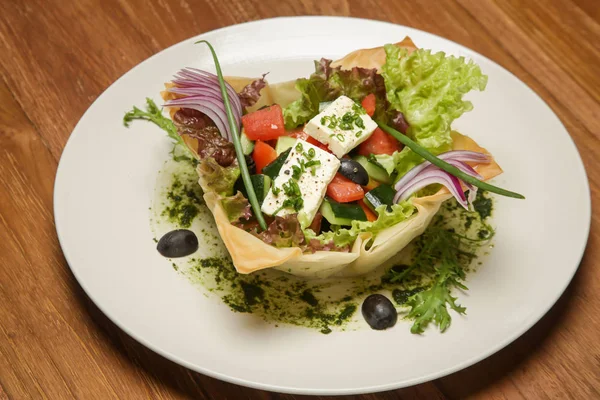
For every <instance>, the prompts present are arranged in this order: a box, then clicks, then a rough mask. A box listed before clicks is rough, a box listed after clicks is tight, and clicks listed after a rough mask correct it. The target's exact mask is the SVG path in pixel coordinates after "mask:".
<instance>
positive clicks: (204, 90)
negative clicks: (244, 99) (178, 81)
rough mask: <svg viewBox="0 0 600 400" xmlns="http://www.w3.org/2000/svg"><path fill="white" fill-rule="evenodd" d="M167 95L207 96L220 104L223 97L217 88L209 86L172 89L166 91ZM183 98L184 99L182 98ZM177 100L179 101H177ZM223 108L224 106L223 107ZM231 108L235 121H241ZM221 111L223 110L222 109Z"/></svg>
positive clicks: (239, 114)
mask: <svg viewBox="0 0 600 400" xmlns="http://www.w3.org/2000/svg"><path fill="white" fill-rule="evenodd" d="M167 91H168V92H169V93H176V94H182V95H185V96H209V97H211V98H213V99H215V100H217V101H219V102H220V103H223V96H222V95H221V90H220V89H219V88H215V87H210V86H196V87H172V88H169V89H167ZM184 98H185V97H184ZM177 100H179V99H177ZM223 107H224V106H223ZM232 108H233V114H234V116H235V120H236V121H241V118H242V114H241V113H240V112H238V110H237V109H236V108H235V107H232ZM223 110H225V109H224V108H223Z"/></svg>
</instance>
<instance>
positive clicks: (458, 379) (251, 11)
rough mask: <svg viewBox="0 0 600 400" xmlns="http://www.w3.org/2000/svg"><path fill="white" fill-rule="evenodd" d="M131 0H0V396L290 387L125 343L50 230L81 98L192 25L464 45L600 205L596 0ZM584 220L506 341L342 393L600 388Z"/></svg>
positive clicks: (494, 394)
mask: <svg viewBox="0 0 600 400" xmlns="http://www.w3.org/2000/svg"><path fill="white" fill-rule="evenodd" d="M146 3H147V2H146V1H142V0H130V1H128V0H78V1H68V0H29V1H17V0H4V1H2V3H1V4H0V10H2V11H0V39H1V40H0V50H1V53H0V54H2V56H1V61H0V66H1V74H2V81H1V82H0V104H1V106H0V264H1V267H0V398H7V397H8V398H14V399H20V398H28V397H34V398H50V399H59V398H71V397H77V398H82V399H92V398H98V399H107V398H115V397H118V398H184V397H193V398H200V399H211V398H230V399H239V398H247V399H292V398H301V397H302V396H289V395H278V394H273V393H268V392H262V391H257V390H252V389H247V388H243V387H238V386H235V385H232V384H228V383H224V382H220V381H217V380H215V379H212V378H208V377H206V376H203V375H200V374H197V373H194V372H191V371H189V370H187V369H185V368H182V367H180V366H178V365H176V364H174V363H172V362H170V361H167V360H166V359H164V358H162V357H160V356H158V355H157V354H155V353H153V352H151V351H150V350H148V349H146V348H145V347H143V346H142V345H140V344H138V343H137V342H135V341H134V340H133V339H131V338H130V337H129V336H127V335H126V334H125V333H123V332H122V331H121V330H120V329H119V328H117V327H116V326H115V325H114V324H113V323H112V322H110V321H109V320H108V319H107V318H106V317H105V316H104V315H103V314H102V313H101V312H100V311H99V310H98V309H97V308H96V307H95V306H94V304H92V303H91V301H90V300H89V299H88V298H87V296H86V295H85V294H84V293H83V291H82V289H81V288H80V287H79V285H78V284H77V282H76V281H75V279H74V277H73V275H72V274H71V272H70V270H69V268H68V266H67V263H66V262H65V259H64V258H63V255H62V252H61V249H60V247H59V244H58V240H57V238H56V233H55V227H54V221H53V213H52V190H53V182H54V176H55V173H56V167H57V164H58V160H59V157H60V154H61V152H62V149H63V147H64V145H65V143H66V141H67V139H68V138H69V134H70V132H71V130H72V129H73V127H74V126H75V124H76V123H77V121H78V120H79V118H80V117H81V115H82V114H83V112H84V111H85V110H86V109H87V108H88V107H89V105H90V104H91V103H92V102H93V101H94V99H96V97H97V96H98V95H99V94H100V93H101V92H102V91H103V90H104V89H106V88H107V87H108V86H109V85H110V84H111V83H112V82H113V81H115V80H116V79H117V78H118V77H119V76H121V75H122V74H123V73H125V72H126V71H128V70H129V69H130V68H131V67H133V66H134V65H136V64H138V63H139V62H141V61H142V60H144V59H145V58H147V57H149V56H151V55H152V54H154V53H156V52H158V51H160V50H162V49H164V48H166V47H168V46H170V45H172V44H174V43H177V42H179V41H181V40H183V39H185V38H188V37H190V36H193V35H197V34H199V33H202V32H206V31H209V30H212V29H216V28H219V27H222V26H227V25H232V24H236V23H240V22H245V21H250V20H257V19H261V18H269V17H276V16H281V15H302V14H311V15H312V14H325V15H347V16H355V17H364V18H371V19H379V20H386V21H391V22H394V23H398V24H403V25H408V26H411V27H415V28H418V29H423V30H426V31H429V32H433V33H436V34H438V35H441V36H444V37H446V38H449V39H451V40H454V41H456V42H458V43H461V44H463V45H465V46H468V47H470V48H472V49H474V50H475V51H478V52H479V53H481V54H484V55H486V56H487V57H489V58H491V59H492V60H494V61H496V62H498V63H499V64H501V65H503V66H504V67H506V68H507V69H508V70H510V71H511V72H513V73H514V74H515V75H516V76H518V77H519V78H520V79H522V80H523V81H524V82H525V83H527V84H528V85H529V86H530V87H532V88H533V89H534V90H535V91H536V92H537V93H538V94H539V95H540V96H542V97H543V98H544V100H545V101H546V102H548V104H549V105H550V107H552V109H553V110H554V111H555V112H556V114H558V116H559V117H560V119H561V120H562V121H563V123H564V124H565V125H566V127H567V129H568V131H569V132H570V133H571V136H572V137H573V139H574V140H575V142H576V144H577V146H578V147H579V150H580V151H581V152H582V156H583V160H584V162H585V165H586V168H587V171H588V174H589V179H590V183H591V188H592V201H593V206H595V207H596V209H597V208H599V207H600V107H599V103H600V3H599V2H598V0H546V1H533V0H532V1H525V0H507V1H501V0H498V1H488V0H442V1H434V0H431V1H421V2H416V1H412V2H411V1H391V0H390V1H388V0H370V1H366V0H365V1H345V0H328V1H322V0H319V1H317V0H262V1H258V0H232V1H223V2H220V1H212V0H210V1H209V0H204V1H203V0H178V1H166V0H160V1H158V2H154V3H153V4H146ZM505 117H506V116H502V115H499V116H498V119H499V121H498V123H505V124H506V127H507V129H510V121H503V119H504V118H505ZM540 148H542V147H541V146H540ZM540 148H538V149H532V151H538V150H540ZM557 162H560V160H557ZM568 204H569V203H568V193H565V206H568ZM599 223H600V214H599V213H596V214H595V215H594V220H593V221H592V230H591V235H590V240H589V243H588V249H587V252H586V255H585V257H584V259H583V262H582V264H581V266H580V268H579V271H578V273H577V275H576V276H575V279H574V280H573V282H572V283H571V285H570V286H569V288H568V289H567V291H566V293H565V294H564V295H563V296H562V298H561V299H560V300H559V301H558V303H557V304H556V305H555V306H554V307H553V308H552V310H551V311H550V312H549V313H548V315H546V316H545V317H544V318H543V319H542V321H541V322H539V323H538V324H537V325H536V326H535V327H534V328H532V329H531V330H530V331H529V332H528V333H526V334H525V335H524V336H523V337H521V338H520V339H518V340H517V341H516V342H514V343H513V344H511V345H510V346H508V347H507V348H505V349H504V350H502V351H500V352H499V353H498V354H496V355H494V356H492V357H490V358H488V359H487V360H485V361H482V362H480V363H479V364H476V365H474V366H472V367H470V368H468V369H466V370H464V371H461V372H458V373H455V374H453V375H450V376H448V377H445V378H442V379H438V380H436V381H434V382H430V383H426V384H422V385H419V386H415V387H411V388H407V389H402V390H398V391H393V392H387V393H381V394H378V395H364V396H355V397H348V398H355V399H375V398H377V399H405V398H406V399H413V398H419V399H432V398H438V399H443V398H465V397H474V398H485V399H488V398H492V399H500V398H506V399H519V398H527V399H533V398H561V399H562V398H577V399H583V398H588V399H589V398H600V271H597V270H596V268H595V267H599V266H600V226H599ZM515 306H516V307H518V305H515Z"/></svg>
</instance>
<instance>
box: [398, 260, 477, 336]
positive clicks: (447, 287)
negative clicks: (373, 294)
mask: <svg viewBox="0 0 600 400" xmlns="http://www.w3.org/2000/svg"><path fill="white" fill-rule="evenodd" d="M459 279H461V278H460V277H458V276H456V273H455V272H454V271H452V270H451V269H450V268H448V265H447V264H442V267H441V268H440V270H439V271H438V273H437V276H436V279H435V282H434V283H433V285H432V286H431V287H430V288H429V289H427V290H424V291H422V292H419V293H417V294H416V295H414V296H413V297H411V298H410V299H409V300H408V301H407V305H408V306H409V307H410V311H409V313H408V315H407V316H406V317H407V318H408V319H413V320H414V322H413V325H412V327H411V328H410V331H411V332H412V333H423V332H424V330H425V328H426V327H427V325H429V323H430V322H434V323H435V325H437V326H438V327H439V329H440V331H441V332H444V331H446V329H448V327H449V326H450V323H451V322H452V317H451V316H450V314H449V313H448V307H447V305H448V306H450V308H452V309H453V310H454V311H456V312H457V313H459V314H465V311H466V310H467V309H466V308H465V307H462V306H461V305H459V304H457V303H456V297H453V296H452V294H451V292H452V289H453V288H454V287H458V288H460V289H463V290H466V289H467V287H466V286H465V285H463V284H462V283H460V282H459Z"/></svg>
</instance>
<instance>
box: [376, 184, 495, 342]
mask: <svg viewBox="0 0 600 400" xmlns="http://www.w3.org/2000/svg"><path fill="white" fill-rule="evenodd" d="M491 201H492V200H491V199H490V198H489V197H487V195H486V194H485V192H484V191H478V192H477V202H478V203H479V204H480V205H481V207H480V210H478V211H476V212H472V211H466V210H463V209H462V208H460V207H458V205H457V203H456V200H455V199H452V200H449V201H448V202H447V203H445V205H444V207H443V208H442V209H441V211H440V214H438V215H436V217H435V218H434V220H433V221H432V223H431V224H430V225H429V227H428V228H427V229H426V230H425V232H424V233H423V235H421V236H420V237H419V238H418V239H416V241H415V244H414V258H413V260H412V263H411V265H410V266H406V268H404V269H401V270H399V271H398V270H395V269H394V268H392V269H390V270H389V271H388V276H387V279H388V280H389V282H391V283H397V284H402V283H404V282H407V281H410V280H411V279H414V278H415V277H418V276H421V277H423V276H425V277H429V278H430V280H429V282H428V283H427V284H425V285H423V284H419V285H418V286H417V287H416V288H414V289H411V290H407V291H402V292H400V291H398V292H395V293H394V299H395V300H396V302H397V303H398V304H399V305H401V306H407V307H409V311H408V314H407V315H406V318H407V319H409V320H412V321H413V326H412V328H411V332H412V333H423V331H424V329H425V328H426V327H427V325H428V324H429V323H432V322H433V323H434V324H435V325H437V326H438V327H439V329H440V331H442V332H444V331H445V330H446V329H448V327H449V326H450V323H451V321H452V318H451V316H450V314H449V313H448V308H451V309H452V310H454V311H456V312H457V313H458V314H465V311H466V308H465V307H462V306H461V305H459V304H457V303H456V297H454V296H452V290H454V289H460V290H468V289H467V287H466V286H465V285H464V283H463V282H464V280H465V277H466V272H467V270H468V269H469V267H470V265H471V262H472V261H473V260H474V259H475V258H476V257H477V250H478V249H479V248H481V246H483V245H485V244H486V243H489V241H490V240H491V239H492V238H493V236H494V230H493V229H492V228H491V227H490V226H489V225H488V223H487V222H486V221H485V220H486V218H487V217H489V216H490V214H491V204H492V203H491ZM456 213H457V214H456ZM456 220H458V221H460V224H462V225H460V226H459V229H456V227H455V226H453V225H452V221H456ZM449 221H450V222H449ZM474 222H476V225H473V223H474ZM474 231H475V232H474ZM458 232H460V233H458ZM474 233H476V234H475V235H474ZM472 236H475V237H472Z"/></svg>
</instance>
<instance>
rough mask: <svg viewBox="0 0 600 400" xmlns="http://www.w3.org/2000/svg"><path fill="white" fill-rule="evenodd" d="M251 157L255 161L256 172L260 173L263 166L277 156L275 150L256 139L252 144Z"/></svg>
mask: <svg viewBox="0 0 600 400" xmlns="http://www.w3.org/2000/svg"><path fill="white" fill-rule="evenodd" d="M252 158H253V159H254V162H255V163H256V173H257V174H260V173H262V169H263V168H264V167H265V166H267V165H269V164H270V163H271V162H273V160H275V159H276V158H277V152H276V151H275V149H274V148H272V147H271V146H269V145H268V144H266V143H265V142H263V141H261V140H257V141H256V143H255V144H254V151H253V152H252Z"/></svg>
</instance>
